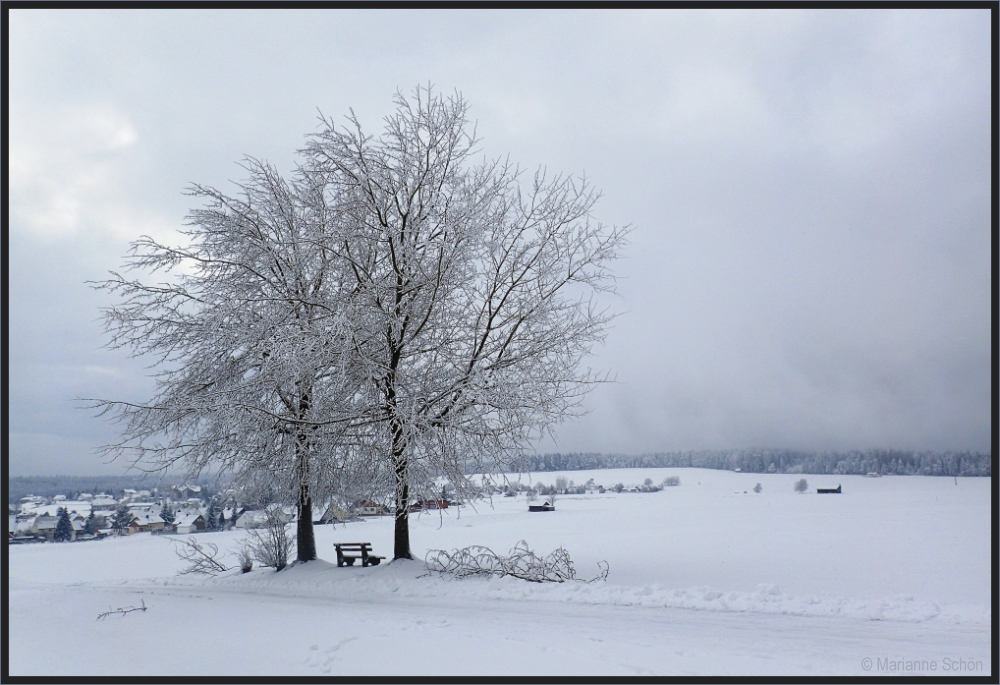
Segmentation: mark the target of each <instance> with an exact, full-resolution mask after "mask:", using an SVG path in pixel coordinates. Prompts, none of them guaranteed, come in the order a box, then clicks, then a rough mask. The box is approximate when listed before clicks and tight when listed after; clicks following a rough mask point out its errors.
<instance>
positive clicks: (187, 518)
mask: <svg viewBox="0 0 1000 685" xmlns="http://www.w3.org/2000/svg"><path fill="white" fill-rule="evenodd" d="M199 517H201V519H202V520H205V517H204V516H202V515H201V514H191V513H184V514H178V515H177V518H175V519H174V523H175V524H177V525H178V526H190V525H191V524H192V523H194V522H195V521H197V520H198V518H199ZM161 520H162V519H161Z"/></svg>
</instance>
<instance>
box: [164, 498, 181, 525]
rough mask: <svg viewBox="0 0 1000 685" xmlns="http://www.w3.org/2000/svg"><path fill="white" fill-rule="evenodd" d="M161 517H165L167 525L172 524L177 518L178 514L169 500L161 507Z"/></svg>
mask: <svg viewBox="0 0 1000 685" xmlns="http://www.w3.org/2000/svg"><path fill="white" fill-rule="evenodd" d="M160 518H161V519H163V521H164V523H166V524H167V526H169V525H170V524H172V523H173V522H174V520H175V519H176V518H177V515H176V514H175V513H174V510H173V507H171V506H170V502H169V501H166V502H164V503H163V506H162V507H160Z"/></svg>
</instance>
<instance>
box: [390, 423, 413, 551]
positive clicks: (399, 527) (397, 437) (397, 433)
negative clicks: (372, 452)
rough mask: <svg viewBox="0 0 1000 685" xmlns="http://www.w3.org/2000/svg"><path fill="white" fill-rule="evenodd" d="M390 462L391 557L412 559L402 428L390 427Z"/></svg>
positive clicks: (408, 485) (408, 493)
mask: <svg viewBox="0 0 1000 685" xmlns="http://www.w3.org/2000/svg"><path fill="white" fill-rule="evenodd" d="M392 464H393V466H394V468H395V473H396V525H395V535H394V541H393V543H394V547H393V554H392V558H393V559H394V560H395V559H412V558H413V555H412V554H410V518H409V517H410V484H409V483H408V482H407V477H408V475H409V474H407V466H408V464H407V460H406V447H405V445H404V443H403V428H402V426H400V425H398V424H395V425H393V428H392Z"/></svg>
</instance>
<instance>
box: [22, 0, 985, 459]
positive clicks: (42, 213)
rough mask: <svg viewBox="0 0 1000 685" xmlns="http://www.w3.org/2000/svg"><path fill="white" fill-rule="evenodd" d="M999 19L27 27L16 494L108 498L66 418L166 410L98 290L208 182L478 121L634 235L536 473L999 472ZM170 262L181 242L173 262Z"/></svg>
mask: <svg viewBox="0 0 1000 685" xmlns="http://www.w3.org/2000/svg"><path fill="white" fill-rule="evenodd" d="M989 21H990V14H989V11H988V10H941V9H934V10H926V11H916V10H879V11H876V10H865V11H847V10H817V11H803V10H774V11H757V10H731V11H730V10H711V9H708V10H691V11H688V10H649V11H637V10H622V11H618V10H600V11H597V10H571V11H541V10H507V11H479V10H470V9H463V10H406V11H403V10H391V11H365V10H357V11H354V10H352V11H342V10H324V11H276V10H267V11H260V10H256V11H255V10H239V11H230V10H192V11H180V10H168V11H150V10H138V9H133V10H122V11H118V10H115V11H112V10H46V11H42V10H28V9H15V10H12V11H11V12H10V22H9V31H10V38H9V51H10V60H9V70H10V71H9V84H10V86H9V88H10V90H9V100H8V101H9V107H10V109H9V121H8V122H7V125H8V127H9V140H10V148H9V164H10V176H9V181H8V182H9V186H8V190H9V201H10V205H9V208H10V222H9V229H10V230H9V241H10V242H9V252H8V259H9V269H10V270H9V273H8V274H7V286H6V287H7V289H8V290H7V295H8V297H9V304H10V307H9V319H8V324H7V325H8V326H9V329H8V330H9V335H10V348H9V362H10V363H9V369H10V376H9V400H8V403H7V405H6V406H5V409H6V410H7V411H8V412H9V419H10V424H9V425H10V428H9V430H10V436H9V437H10V461H9V465H10V474H11V475H33V474H52V473H63V474H81V475H87V474H97V473H120V472H121V471H122V470H123V468H122V466H121V465H102V464H101V463H100V461H99V460H98V458H97V457H96V456H95V455H94V453H93V449H94V448H95V447H96V446H98V445H100V444H102V443H104V442H107V441H110V440H111V439H112V438H113V436H114V433H113V430H114V429H113V427H111V426H109V425H108V424H106V423H105V422H104V421H102V420H100V419H96V418H93V417H92V415H91V414H90V413H88V412H87V411H86V410H84V409H79V408H74V402H73V398H74V397H106V398H113V399H135V400H141V399H143V398H148V396H149V395H150V393H151V389H152V383H151V382H150V381H149V380H148V378H147V375H148V369H147V368H145V365H144V363H143V360H130V359H128V358H127V357H126V356H125V355H124V354H122V353H112V352H109V351H106V350H103V349H102V345H103V343H104V342H105V340H106V338H105V337H104V335H103V333H102V326H101V322H100V318H99V317H100V312H99V308H100V307H101V306H102V305H104V304H107V300H106V299H105V298H106V296H105V295H103V294H100V293H96V292H94V291H92V290H91V289H89V288H88V287H87V285H86V284H85V281H87V280H93V279H100V278H103V277H104V276H105V275H106V273H107V271H108V270H110V269H114V268H117V267H118V266H120V264H121V261H122V256H123V255H124V254H125V253H126V250H127V248H128V244H129V242H130V241H132V240H134V239H136V238H137V237H138V236H139V235H141V234H144V233H146V234H151V235H154V236H156V237H158V238H160V239H166V240H170V239H171V236H172V234H174V232H175V230H176V229H177V228H178V227H180V226H181V224H182V222H183V220H184V216H185V214H186V213H187V211H188V210H190V209H191V208H192V204H191V198H189V197H186V196H184V195H183V194H182V191H183V189H184V188H185V187H186V186H187V185H188V184H190V183H192V182H198V183H204V184H209V185H215V186H218V187H220V188H221V189H223V190H226V191H231V190H232V189H233V188H232V186H230V185H228V183H229V179H233V180H237V179H240V178H241V173H242V170H241V169H239V168H238V167H237V166H236V165H235V162H237V161H238V160H239V159H240V158H241V157H242V156H243V155H244V154H249V155H253V156H257V157H263V158H266V159H268V160H270V161H271V162H273V163H274V164H276V165H277V166H278V167H279V168H282V169H286V170H287V169H290V168H291V167H292V165H293V164H294V161H295V153H296V150H298V149H299V148H301V147H302V146H303V142H304V136H305V135H306V134H309V133H312V132H314V131H316V130H317V118H316V117H317V111H322V112H323V113H324V114H326V115H328V116H335V117H337V118H340V117H341V116H342V115H344V114H346V113H347V112H348V110H349V108H353V109H354V110H355V112H356V113H357V114H358V116H359V117H360V118H361V120H362V122H363V123H364V124H365V125H366V127H367V128H368V129H369V131H370V132H377V131H378V130H379V129H380V128H381V118H382V117H383V116H385V115H386V114H388V113H389V112H390V111H391V109H392V102H391V100H392V95H393V93H394V92H395V91H396V90H397V89H401V90H403V91H410V90H412V89H413V87H414V86H416V85H417V84H418V83H427V82H428V81H429V82H432V83H433V84H434V85H435V86H436V87H437V88H438V89H440V90H444V91H452V90H459V91H461V93H462V94H463V95H464V97H465V98H466V99H467V100H468V101H469V102H470V104H471V106H472V111H471V114H472V117H473V118H474V119H475V120H476V121H477V122H478V132H479V134H480V136H481V137H482V139H483V142H482V150H483V153H484V154H485V155H488V156H490V157H494V156H497V155H502V154H507V153H510V156H511V159H512V160H514V161H517V162H519V163H520V164H521V165H522V166H523V167H526V168H528V169H531V168H533V167H535V166H537V165H539V164H545V165H547V166H548V167H549V169H551V170H554V171H562V172H569V173H574V174H579V173H583V172H586V174H587V175H588V176H589V177H590V178H591V179H592V180H593V182H594V184H595V185H596V186H597V187H598V188H600V189H602V190H603V198H602V200H601V202H600V203H599V204H598V206H597V210H596V216H597V218H598V219H600V220H601V221H603V222H605V223H612V224H633V225H634V226H635V230H634V232H633V233H632V236H631V245H630V247H629V248H628V250H627V251H626V256H625V257H624V258H623V259H622V260H621V261H620V262H619V263H618V264H617V268H616V270H617V273H618V274H619V275H620V276H621V277H622V280H621V282H620V284H619V289H618V290H619V294H618V296H617V297H616V298H614V299H613V300H612V301H611V304H612V306H613V307H614V308H615V309H616V310H618V311H621V312H623V315H622V316H621V318H620V319H619V320H618V321H617V323H616V325H615V327H614V329H613V330H612V331H611V333H610V335H609V336H608V338H607V341H606V344H605V346H604V347H603V348H601V349H600V350H598V351H597V354H596V355H595V356H594V357H593V359H592V360H591V362H592V365H593V366H595V367H596V368H601V369H606V370H609V371H610V372H611V373H612V375H613V376H615V377H616V378H617V383H615V384H609V385H606V386H603V387H600V388H599V389H597V390H596V391H594V392H593V393H592V394H591V395H590V397H589V398H588V400H587V407H588V408H589V409H590V410H591V413H590V414H589V416H587V417H586V418H585V419H582V420H578V421H574V422H572V423H568V424H564V425H563V426H562V427H561V428H560V429H559V431H558V443H557V444H553V443H551V442H548V441H547V442H545V443H542V444H539V445H538V449H539V451H544V452H549V451H564V452H568V451H597V452H624V453H640V452H654V451H669V450H688V449H728V448H749V447H775V448H796V449H814V450H846V449H867V448H873V447H878V448H901V449H934V450H946V449H972V450H984V451H985V450H988V449H989V448H990V444H991V443H990V440H991V419H992V408H991V396H990V380H991V377H992V373H993V367H992V358H991V347H990V330H991V328H990V324H991V318H990V317H991V314H990V305H991V294H990V286H991V271H990V269H991V261H990V256H991V250H992V242H991V241H992V236H991V223H990V190H991V179H990V144H991V137H990V136H991V131H990V24H989ZM176 240H180V237H179V236H177V237H176Z"/></svg>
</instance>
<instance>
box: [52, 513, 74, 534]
mask: <svg viewBox="0 0 1000 685" xmlns="http://www.w3.org/2000/svg"><path fill="white" fill-rule="evenodd" d="M54 539H55V541H56V542H69V541H70V540H72V539H73V524H72V523H71V522H70V520H69V512H68V511H66V509H65V508H64V507H59V509H58V511H56V532H55V536H54Z"/></svg>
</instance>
